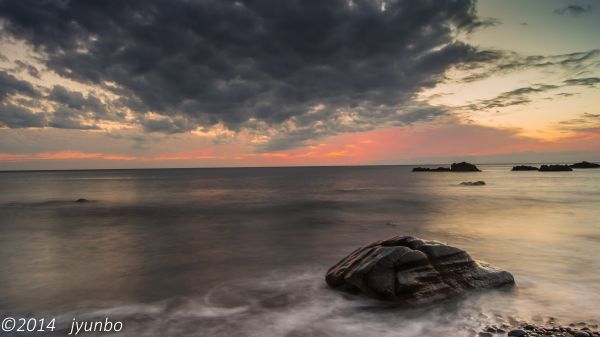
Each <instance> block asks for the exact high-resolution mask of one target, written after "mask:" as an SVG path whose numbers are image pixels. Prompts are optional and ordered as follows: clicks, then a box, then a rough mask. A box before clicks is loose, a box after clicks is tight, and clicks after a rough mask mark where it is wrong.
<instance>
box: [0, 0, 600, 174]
mask: <svg viewBox="0 0 600 337" xmlns="http://www.w3.org/2000/svg"><path fill="white" fill-rule="evenodd" d="M598 32H600V1H598V0H588V1H580V0H570V1H565V0H506V1H495V0H480V1H474V0H435V1H434V0H429V1H410V0H328V1H300V0H288V1H275V0H237V1H228V0H168V1H167V0H146V1H127V2H124V1H120V0H102V1H88V0H77V1H75V0H44V1H38V0H0V170H20V169H93V168H151V167H157V168H158V167H228V166H235V167H238V166H241V167H247V166H292V165H293V166H297V165H378V164H427V163H436V164H437V163H449V162H453V161H458V160H470V161H473V162H476V163H528V162H551V163H552V162H554V163H560V162H574V161H580V160H589V161H600V104H599V103H600V95H599V94H600V91H599V90H598V89H599V88H600V37H599V35H598Z"/></svg>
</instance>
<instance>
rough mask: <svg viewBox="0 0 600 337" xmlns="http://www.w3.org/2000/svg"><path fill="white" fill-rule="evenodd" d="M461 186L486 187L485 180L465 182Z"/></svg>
mask: <svg viewBox="0 0 600 337" xmlns="http://www.w3.org/2000/svg"><path fill="white" fill-rule="evenodd" d="M460 184H461V185H463V186H483V185H485V181H483V180H479V181H463V182H462V183H460Z"/></svg>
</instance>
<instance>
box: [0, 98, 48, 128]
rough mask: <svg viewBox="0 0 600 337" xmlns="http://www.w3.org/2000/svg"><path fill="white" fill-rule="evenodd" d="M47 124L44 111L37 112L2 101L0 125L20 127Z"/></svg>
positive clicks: (0, 105) (0, 104)
mask: <svg viewBox="0 0 600 337" xmlns="http://www.w3.org/2000/svg"><path fill="white" fill-rule="evenodd" d="M45 125H46V117H45V115H44V114H43V113H35V112H32V111H31V110H29V109H27V108H23V107H20V106H16V105H13V104H10V103H0V127H9V128H13V129H18V128H31V127H43V126H45Z"/></svg>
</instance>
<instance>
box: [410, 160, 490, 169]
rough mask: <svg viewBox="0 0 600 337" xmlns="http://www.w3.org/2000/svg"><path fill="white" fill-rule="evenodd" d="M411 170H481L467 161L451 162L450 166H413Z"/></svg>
mask: <svg viewBox="0 0 600 337" xmlns="http://www.w3.org/2000/svg"><path fill="white" fill-rule="evenodd" d="M412 171H413V172H480V171H481V170H480V169H478V168H477V166H475V165H473V164H471V163H467V162H464V161H463V162H460V163H453V164H452V165H450V167H438V168H429V167H420V166H419V167H415V168H413V169H412Z"/></svg>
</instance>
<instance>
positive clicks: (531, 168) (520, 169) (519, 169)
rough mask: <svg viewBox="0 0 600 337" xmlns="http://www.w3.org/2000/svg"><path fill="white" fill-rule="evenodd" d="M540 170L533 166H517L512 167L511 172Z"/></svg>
mask: <svg viewBox="0 0 600 337" xmlns="http://www.w3.org/2000/svg"><path fill="white" fill-rule="evenodd" d="M539 170H540V169H539V168H537V167H535V166H527V165H517V166H513V168H512V171H539Z"/></svg>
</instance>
